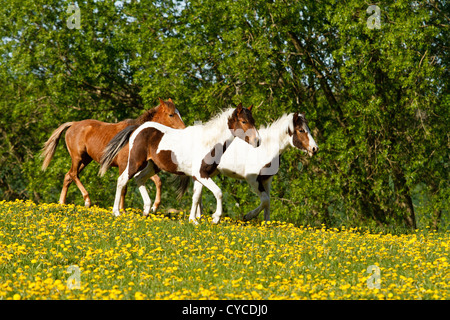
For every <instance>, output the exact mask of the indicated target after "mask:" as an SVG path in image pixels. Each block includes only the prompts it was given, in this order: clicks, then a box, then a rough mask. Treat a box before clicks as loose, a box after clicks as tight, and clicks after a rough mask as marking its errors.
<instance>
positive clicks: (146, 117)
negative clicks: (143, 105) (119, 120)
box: [124, 106, 159, 126]
mask: <svg viewBox="0 0 450 320" xmlns="http://www.w3.org/2000/svg"><path fill="white" fill-rule="evenodd" d="M158 108H159V106H157V107H154V108H152V109H150V110H147V111H145V112H144V113H143V114H141V115H140V116H139V117H137V118H136V119H125V120H124V121H126V122H127V123H128V125H130V126H132V125H141V124H143V123H144V122H147V121H152V120H153V118H154V117H155V114H156V112H158Z"/></svg>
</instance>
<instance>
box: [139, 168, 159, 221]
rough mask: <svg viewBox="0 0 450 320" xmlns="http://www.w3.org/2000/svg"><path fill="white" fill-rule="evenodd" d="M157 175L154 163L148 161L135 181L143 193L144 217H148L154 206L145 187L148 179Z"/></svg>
mask: <svg viewBox="0 0 450 320" xmlns="http://www.w3.org/2000/svg"><path fill="white" fill-rule="evenodd" d="M154 175H155V168H154V165H153V161H148V162H147V165H146V167H145V168H144V169H143V170H142V171H139V172H138V173H137V174H136V175H135V176H134V179H135V180H136V183H137V185H138V187H139V192H140V193H141V196H142V200H143V201H144V211H143V215H144V216H147V215H148V214H149V212H150V207H151V205H152V199H150V196H149V195H148V192H147V188H146V187H145V182H147V180H148V178H149V177H151V176H154Z"/></svg>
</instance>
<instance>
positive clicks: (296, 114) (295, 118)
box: [294, 112, 298, 123]
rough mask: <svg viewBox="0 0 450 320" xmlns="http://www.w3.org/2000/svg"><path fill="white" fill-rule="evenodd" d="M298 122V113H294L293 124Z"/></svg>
mask: <svg viewBox="0 0 450 320" xmlns="http://www.w3.org/2000/svg"><path fill="white" fill-rule="evenodd" d="M297 120H298V112H296V113H294V123H296V122H297Z"/></svg>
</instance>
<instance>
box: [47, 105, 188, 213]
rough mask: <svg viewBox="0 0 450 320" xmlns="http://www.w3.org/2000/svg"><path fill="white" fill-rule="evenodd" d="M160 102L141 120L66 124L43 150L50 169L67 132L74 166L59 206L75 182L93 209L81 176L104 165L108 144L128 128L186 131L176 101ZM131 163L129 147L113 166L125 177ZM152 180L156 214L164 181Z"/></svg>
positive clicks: (56, 132)
mask: <svg viewBox="0 0 450 320" xmlns="http://www.w3.org/2000/svg"><path fill="white" fill-rule="evenodd" d="M159 101H160V104H159V106H157V107H155V108H153V109H150V110H148V111H146V112H145V113H143V114H142V115H141V116H140V117H139V118H137V119H127V120H124V121H121V122H118V123H106V122H101V121H98V120H92V119H88V120H82V121H76V122H66V123H64V124H62V125H61V126H59V128H58V129H56V130H55V131H54V132H53V134H52V135H51V136H50V138H49V139H48V140H47V142H46V143H45V145H44V148H43V150H42V154H41V156H42V157H43V158H44V162H43V164H42V170H45V169H47V167H48V165H49V163H50V160H51V159H52V157H53V155H54V153H55V150H56V146H57V145H58V141H59V138H60V137H61V134H62V133H63V132H64V131H65V130H66V129H67V132H66V137H65V138H66V146H67V149H68V151H69V154H70V157H71V158H72V166H71V168H70V170H69V172H67V174H66V176H65V178H64V183H63V188H62V191H61V196H60V198H59V203H61V204H65V203H66V196H67V189H68V188H69V185H70V184H71V183H72V182H73V181H75V183H76V185H77V187H78V189H80V191H81V193H82V195H83V198H84V204H85V206H86V207H89V206H90V205H91V199H90V198H89V194H88V192H87V191H86V188H85V187H84V186H83V184H82V183H81V181H80V178H79V174H80V172H81V171H82V170H83V169H84V168H85V167H86V166H87V165H88V164H89V163H90V162H91V161H92V160H94V161H96V162H98V163H100V159H101V157H102V154H103V150H104V149H105V147H106V145H107V144H108V142H109V141H110V140H111V139H112V138H113V137H114V136H115V135H116V134H117V133H119V132H120V131H121V130H123V129H124V128H127V127H134V128H137V127H138V126H140V125H141V124H143V123H144V122H146V121H154V122H159V123H161V124H163V125H166V126H168V127H172V128H175V129H183V128H185V125H184V122H183V120H182V119H181V116H180V113H179V112H178V110H177V108H176V107H175V105H174V104H173V102H172V100H171V99H169V100H168V101H163V100H161V99H159ZM127 163H128V145H127V146H126V147H124V148H123V149H121V151H120V152H119V153H118V155H117V156H116V157H115V158H114V160H113V161H112V162H111V166H113V167H119V174H122V172H123V171H124V170H125V168H126V166H127ZM151 179H152V180H153V182H154V183H155V186H156V198H155V202H154V205H153V208H152V210H153V211H156V209H157V208H158V206H159V203H160V202H161V179H160V178H159V177H158V176H157V175H154V176H152V178H151ZM125 194H126V189H124V191H123V193H122V196H121V199H120V208H121V209H124V206H125V203H124V198H125Z"/></svg>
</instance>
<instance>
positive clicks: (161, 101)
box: [158, 98, 166, 106]
mask: <svg viewBox="0 0 450 320" xmlns="http://www.w3.org/2000/svg"><path fill="white" fill-rule="evenodd" d="M158 99H159V103H160V105H161V106H165V105H166V103H165V102H164V100H163V99H161V98H158Z"/></svg>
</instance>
